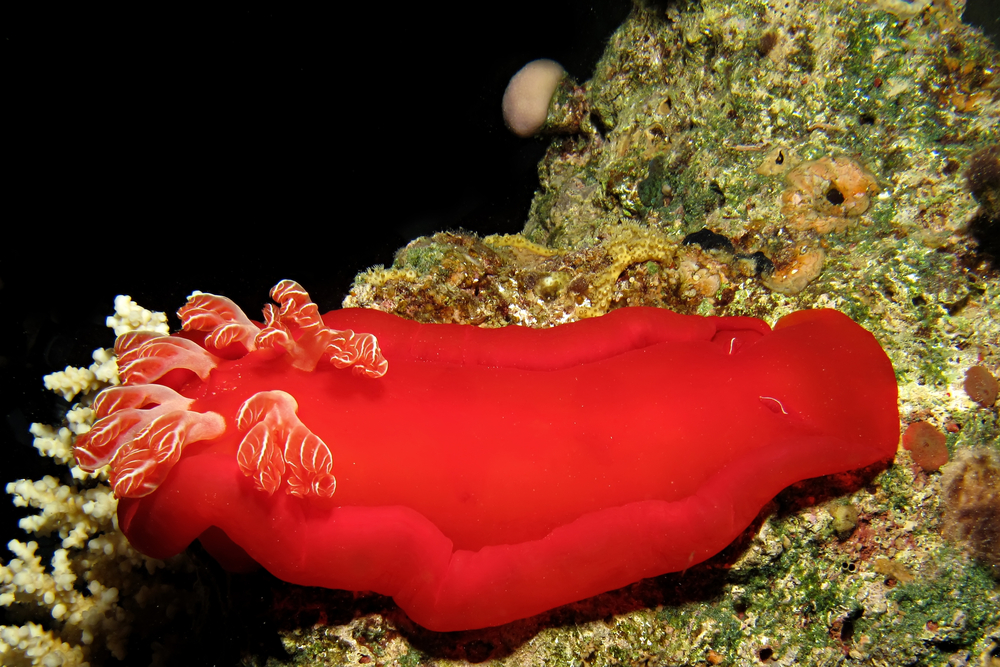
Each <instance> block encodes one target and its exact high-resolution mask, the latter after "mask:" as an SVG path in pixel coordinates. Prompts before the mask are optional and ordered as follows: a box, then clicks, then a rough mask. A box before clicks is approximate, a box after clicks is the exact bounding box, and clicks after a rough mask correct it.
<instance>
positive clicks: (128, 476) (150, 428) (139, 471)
mask: <svg viewBox="0 0 1000 667" xmlns="http://www.w3.org/2000/svg"><path fill="white" fill-rule="evenodd" d="M225 430H226V422H225V420H224V419H223V418H222V416H221V415H219V414H217V413H215V412H206V413H200V412H190V411H187V410H174V411H173V412H168V413H166V414H163V415H160V416H159V417H157V418H156V419H154V420H152V421H151V422H149V424H148V425H147V426H146V427H145V428H143V429H142V430H141V431H139V432H138V433H136V434H135V436H134V437H133V438H132V440H131V441H130V442H129V443H127V444H126V445H124V446H122V448H121V449H120V453H119V455H118V456H116V457H115V459H114V460H113V461H112V463H111V471H110V475H109V481H110V482H111V488H113V489H114V490H115V495H117V496H118V497H119V498H141V497H142V496H145V495H149V494H150V493H152V492H153V491H155V490H156V488H157V487H158V486H160V484H162V483H163V480H164V479H166V477H167V474H168V473H169V472H170V469H171V468H173V467H174V464H175V463H177V461H178V459H180V457H181V453H182V452H183V450H184V447H185V446H186V445H187V444H189V443H191V442H197V441H199V440H210V439H212V438H216V437H218V436H220V435H222V434H223V433H224V432H225Z"/></svg>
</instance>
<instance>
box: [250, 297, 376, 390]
mask: <svg viewBox="0 0 1000 667" xmlns="http://www.w3.org/2000/svg"><path fill="white" fill-rule="evenodd" d="M271 296H272V297H273V298H274V299H275V301H278V302H279V303H280V304H281V307H280V309H279V308H275V307H274V306H272V305H270V304H269V305H268V306H267V307H266V308H265V309H264V319H265V325H266V326H265V327H264V329H263V330H262V331H261V332H260V334H258V336H257V347H260V348H267V347H282V348H284V349H285V351H286V352H287V353H288V356H289V357H290V358H291V360H292V365H293V366H295V367H296V368H298V369H300V370H304V371H311V370H313V369H315V368H316V365H317V364H318V363H319V362H320V361H321V360H324V359H329V360H330V362H331V363H332V364H333V365H334V366H335V367H336V368H348V367H353V368H354V372H355V373H357V374H359V375H363V376H365V377H370V378H379V377H382V376H383V375H385V373H386V371H387V370H388V368H389V365H388V363H387V362H386V360H385V357H383V356H382V351H381V350H380V349H379V346H378V340H377V339H376V338H375V336H373V335H372V334H367V333H362V334H356V333H354V332H353V331H351V330H350V329H345V330H338V329H330V328H329V327H327V326H326V325H325V324H324V323H323V318H322V317H320V315H319V309H318V308H317V307H316V304H315V303H313V302H312V301H311V300H310V299H309V294H308V293H307V292H306V291H305V290H304V289H302V287H301V286H300V285H299V284H298V283H296V282H294V281H292V280H282V281H281V282H280V283H278V284H277V285H275V287H274V289H272V290H271ZM292 327H295V328H297V329H298V330H299V331H300V332H301V335H300V336H299V337H298V338H295V336H294V335H293V334H292Z"/></svg>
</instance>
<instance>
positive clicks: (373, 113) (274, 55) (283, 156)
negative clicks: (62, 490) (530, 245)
mask: <svg viewBox="0 0 1000 667" xmlns="http://www.w3.org/2000/svg"><path fill="white" fill-rule="evenodd" d="M539 7H540V8H539ZM629 9H630V4H629V3H628V1H627V0H601V1H599V2H595V3H590V4H586V5H581V4H580V3H578V2H571V1H568V0H557V1H556V2H544V3H536V2H527V1H520V2H513V3H506V4H504V5H474V4H473V5H470V4H468V3H462V4H459V3H455V2H450V3H411V4H410V5H408V6H404V7H402V8H400V7H395V6H393V5H376V4H368V5H364V6H362V5H358V4H354V5H338V7H337V9H336V11H334V10H333V9H330V10H328V13H323V12H322V11H320V12H319V13H317V12H315V11H313V10H312V9H310V10H309V12H308V13H303V12H300V11H298V10H295V9H291V8H287V7H284V6H280V7H279V6H274V7H273V8H272V9H270V10H268V11H262V10H259V9H242V10H234V11H231V12H230V11H224V10H219V9H208V10H206V11H205V12H204V13H200V14H192V13H191V11H190V9H175V8H160V9H156V8H151V7H144V8H142V9H138V10H135V11H136V13H135V14H131V15H128V14H126V15H123V14H121V13H114V12H107V13H97V12H96V11H95V10H94V9H93V8H87V9H79V10H75V11H76V13H74V14H67V13H63V12H59V13H55V12H53V13H42V12H40V11H39V12H34V13H31V14H20V15H17V14H11V13H9V12H8V13H7V15H6V17H4V20H2V21H0V25H2V26H3V28H2V30H3V31H4V34H3V37H4V44H3V47H4V50H5V81H4V91H3V95H4V100H5V102H4V107H5V110H4V113H5V115H6V117H7V119H6V122H5V129H6V130H7V132H6V133H5V134H6V135H7V136H6V137H5V148H6V149H7V150H5V157H6V158H7V159H5V160H4V162H5V163H6V166H7V169H6V171H7V172H8V175H7V177H6V179H5V181H4V184H3V188H4V192H5V195H6V196H5V197H4V200H5V206H4V212H3V215H2V220H3V222H2V224H0V318H2V319H0V325H2V326H0V405H2V412H0V414H2V415H3V418H4V419H3V424H2V425H0V454H2V458H0V461H2V463H0V489H2V485H5V484H6V483H7V482H8V481H10V480H14V479H18V478H29V479H38V478H39V477H40V476H42V475H44V474H56V475H59V474H65V468H59V467H57V466H54V465H52V464H51V463H50V462H49V461H48V460H47V459H43V458H42V457H40V456H38V454H37V452H36V451H35V449H34V448H33V447H32V446H31V436H30V435H29V433H28V431H27V428H28V425H29V424H30V423H31V422H32V421H40V422H45V423H53V422H56V421H58V420H59V418H60V415H61V412H64V411H65V409H66V408H67V407H68V406H67V405H66V404H65V402H64V401H62V400H61V399H59V398H58V397H57V396H55V395H54V394H51V393H49V392H46V391H44V390H43V388H42V380H41V378H42V376H43V375H44V374H46V373H50V372H53V371H56V370H61V369H62V368H64V367H65V366H67V365H74V366H87V365H89V364H90V353H91V352H92V350H93V349H95V348H96V347H107V346H110V345H111V344H113V334H112V332H111V331H110V330H109V329H107V328H106V327H105V325H104V321H105V318H106V317H107V316H108V315H109V314H110V313H111V312H112V309H113V300H114V297H115V295H116V294H130V295H131V296H132V297H133V298H134V299H135V300H136V301H137V302H139V303H140V304H142V305H143V306H145V307H146V308H150V309H153V310H162V311H165V312H167V313H170V314H173V313H174V312H176V310H177V308H178V307H180V306H181V305H182V304H183V303H184V300H185V299H186V297H187V295H188V294H190V293H191V291H192V290H195V289H200V290H203V291H206V292H214V293H220V294H225V295H227V296H229V297H231V298H233V299H234V300H235V301H236V302H237V303H239V304H240V305H241V306H242V307H243V308H244V310H245V311H246V312H247V313H248V314H249V315H250V316H251V317H255V318H259V317H260V309H261V307H262V306H263V304H265V303H267V302H268V301H269V298H268V291H269V290H270V288H271V287H272V286H273V285H274V284H275V283H277V282H278V281H279V280H281V279H283V278H292V279H294V280H297V281H299V282H300V283H301V284H302V285H303V286H304V287H305V288H306V289H307V290H308V291H309V292H310V294H311V295H312V296H313V299H314V300H315V301H316V302H317V303H318V304H319V305H320V308H321V310H323V311H326V310H330V309H333V308H337V307H339V305H340V302H341V301H342V299H343V297H344V296H345V295H346V293H347V291H348V289H349V288H350V285H351V281H352V279H353V277H354V275H355V274H356V273H358V272H359V271H362V270H364V269H366V268H368V267H370V266H372V265H374V264H385V265H389V264H391V263H392V259H393V254H394V252H395V251H396V250H397V249H399V248H400V247H402V246H404V245H405V244H406V243H407V242H408V241H410V240H412V239H414V238H415V237H417V236H419V235H422V234H431V233H433V232H435V231H442V230H448V229H458V228H464V229H469V230H472V231H476V232H479V233H482V234H490V233H507V232H510V233H512V232H516V231H519V230H520V229H521V228H522V227H523V225H524V222H525V220H526V217H527V211H528V207H529V204H530V201H531V196H532V193H533V191H534V189H535V187H536V186H537V182H538V181H537V175H536V174H537V163H538V161H539V160H540V159H541V157H542V154H543V153H544V150H545V146H546V143H545V142H544V141H542V140H540V139H533V140H524V139H518V138H517V137H514V136H513V135H511V134H510V133H509V132H508V131H507V130H506V128H505V127H504V125H503V120H502V117H501V112H500V100H501V97H502V95H503V91H504V88H505V87H506V84H507V81H508V79H509V78H510V77H511V76H512V75H513V74H514V72H516V71H517V70H518V69H519V68H520V67H521V66H522V65H524V64H525V63H526V62H528V61H530V60H533V59H535V58H541V57H549V58H554V59H557V60H559V61H560V62H562V63H563V64H564V66H565V67H566V68H567V69H568V70H569V71H570V72H571V73H572V74H574V75H575V76H576V77H577V78H578V79H580V80H585V79H587V78H589V77H590V74H591V71H592V69H593V66H594V63H595V62H596V61H597V59H598V58H599V57H600V55H601V53H602V52H603V50H604V45H605V41H606V40H607V38H608V37H609V36H610V35H611V33H612V32H613V31H614V29H615V28H616V27H617V26H618V25H619V24H620V23H621V21H622V20H623V19H624V17H625V16H626V15H627V13H628V11H629ZM4 11H7V10H4ZM172 323H173V325H174V326H175V327H176V326H178V323H177V321H176V319H174V320H172ZM26 513H28V512H27V511H26V510H16V509H15V508H14V507H13V505H12V504H11V503H10V500H9V498H8V497H7V496H6V495H5V494H2V493H0V537H2V538H3V539H2V540H0V560H6V559H7V558H8V557H9V554H7V553H4V552H5V551H6V550H5V549H3V545H4V544H6V542H7V540H8V539H9V538H10V537H13V536H18V537H19V539H24V536H23V535H22V534H19V533H18V532H17V528H16V519H17V518H18V517H19V516H23V515H25V514H26Z"/></svg>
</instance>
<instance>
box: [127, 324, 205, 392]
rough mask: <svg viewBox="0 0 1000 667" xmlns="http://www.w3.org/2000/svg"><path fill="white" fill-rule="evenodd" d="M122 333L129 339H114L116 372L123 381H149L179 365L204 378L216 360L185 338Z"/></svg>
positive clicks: (146, 382)
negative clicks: (116, 356)
mask: <svg viewBox="0 0 1000 667" xmlns="http://www.w3.org/2000/svg"><path fill="white" fill-rule="evenodd" d="M125 336H126V337H128V340H127V341H126V343H125V344H124V345H121V346H120V345H119V344H118V343H117V342H116V343H115V352H117V353H118V374H119V376H120V377H121V380H122V382H123V383H125V384H149V383H150V382H155V381H156V380H159V379H160V378H162V377H163V376H164V375H166V374H167V373H168V372H170V371H172V370H175V369H178V368H186V369H187V370H189V371H192V372H193V373H195V374H196V375H197V376H198V377H199V378H201V379H202V380H207V379H208V374H209V373H211V372H212V369H213V368H215V367H216V365H217V364H218V362H219V358H218V357H216V356H215V355H214V354H211V353H210V352H208V351H207V350H205V349H204V348H202V347H200V346H199V345H198V344H197V343H195V342H193V341H190V340H187V339H186V338H177V337H174V336H159V335H156V334H153V335H150V336H144V337H142V338H141V339H140V338H139V337H136V336H134V335H132V334H125ZM135 343H138V345H136V344H135ZM119 348H121V350H122V351H120V352H119Z"/></svg>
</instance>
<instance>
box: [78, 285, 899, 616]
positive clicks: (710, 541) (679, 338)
mask: <svg viewBox="0 0 1000 667" xmlns="http://www.w3.org/2000/svg"><path fill="white" fill-rule="evenodd" d="M271 294H272V296H273V298H274V299H275V300H276V301H277V302H278V303H279V304H280V307H274V306H268V307H267V309H266V310H265V311H264V320H265V321H264V323H263V326H262V327H261V326H259V325H258V324H256V323H254V322H252V321H251V320H249V319H248V318H247V317H246V316H245V315H244V314H243V312H242V311H241V310H240V309H239V307H238V306H236V304H234V303H233V302H232V301H230V300H229V299H226V298H224V297H220V296H214V295H210V294H202V293H197V292H196V293H195V294H193V295H192V296H191V297H190V299H189V300H188V303H187V305H185V306H184V307H183V308H181V310H180V312H179V315H180V317H181V319H182V321H183V325H184V326H183V331H182V332H180V333H178V334H175V335H173V336H158V335H155V334H147V333H134V334H126V335H124V336H121V337H120V338H119V340H118V341H117V343H116V346H115V349H116V352H117V353H118V355H119V369H120V375H121V379H122V382H123V384H122V385H121V386H118V387H113V388H110V389H107V390H105V391H104V392H103V393H102V394H101V395H99V397H98V398H97V400H96V402H95V405H94V408H95V411H96V413H97V416H98V421H97V422H96V423H95V425H94V428H93V429H92V430H91V431H90V432H89V433H88V434H86V435H84V436H82V437H80V438H79V439H78V441H77V445H76V455H77V459H78V461H79V463H80V465H81V466H83V467H84V468H85V469H88V470H94V469H97V468H99V467H101V466H103V465H106V464H108V463H110V479H111V484H112V485H113V487H114V490H115V493H116V495H117V496H118V497H119V498H120V504H119V509H118V512H119V524H120V526H121V529H122V531H123V532H124V533H125V535H126V536H127V537H128V539H129V540H130V541H131V543H132V544H133V545H134V546H135V547H136V548H137V549H139V550H140V551H142V552H143V553H145V554H148V555H150V556H153V557H157V558H166V557H169V556H172V555H174V554H176V553H179V552H180V551H182V550H183V549H185V548H186V547H187V546H188V545H189V544H190V543H191V542H192V541H193V540H195V539H199V538H200V539H201V541H202V543H203V544H204V545H205V548H206V549H208V551H209V552H210V553H212V555H213V556H215V557H216V558H217V559H218V560H219V561H220V562H221V563H222V564H223V565H225V566H227V567H229V568H230V569H234V570H240V569H246V568H247V567H249V566H255V565H256V564H260V565H262V566H264V567H265V568H267V569H268V570H269V571H270V572H272V573H273V574H274V575H276V576H278V577H280V578H281V579H284V580H285V581H289V582H293V583H297V584H302V585H307V586H324V587H327V588H341V589H349V590H371V591H376V592H379V593H383V594H386V595H391V596H392V597H393V598H394V599H395V600H396V602H397V603H398V604H399V606H400V607H401V608H402V609H403V610H404V611H405V612H406V613H407V614H409V616H410V617H411V618H412V619H413V620H414V621H416V622H417V623H419V624H421V625H423V626H425V627H427V628H430V629H432V630H442V631H444V630H462V629H472V628H481V627H487V626H491V625H498V624H501V623H505V622H508V621H513V620H516V619H519V618H524V617H527V616H531V615H534V614H537V613H540V612H542V611H545V610H547V609H550V608H552V607H555V606H558V605H561V604H565V603H568V602H572V601H575V600H580V599H583V598H586V597H589V596H592V595H596V594H598V593H601V592H604V591H608V590H611V589H614V588H619V587H621V586H624V585H626V584H629V583H632V582H635V581H638V580H639V579H641V578H643V577H651V576H656V575H659V574H663V573H665V572H672V571H679V570H683V569H685V568H688V567H689V566H691V565H694V564H696V563H699V562H701V561H703V560H705V559H707V558H709V557H710V556H712V555H713V554H715V553H717V552H718V551H720V550H721V549H722V548H723V547H725V546H726V545H727V544H729V543H730V542H731V541H732V540H733V539H734V538H735V537H736V536H737V535H739V534H740V533H741V532H742V531H743V530H744V529H745V528H746V527H747V526H748V525H749V524H750V522H751V521H752V520H753V518H754V517H755V516H756V515H757V513H758V512H759V511H760V509H761V508H762V507H763V506H764V505H765V504H766V503H767V502H768V501H769V500H770V499H771V498H772V497H774V495H775V494H777V493H778V492H779V491H780V490H781V489H783V488H784V487H786V486H788V485H789V484H792V483H794V482H796V481H799V480H802V479H805V478H809V477H817V476H822V475H828V474H832V473H837V472H841V471H846V470H851V469H855V468H859V467H862V466H866V465H869V464H871V463H875V462H877V461H881V460H885V459H890V458H891V457H892V456H893V454H894V452H895V450H896V444H897V441H898V439H899V414H898V410H897V407H896V396H897V391H896V381H895V377H894V374H893V369H892V365H891V364H890V362H889V359H888V358H887V357H886V355H885V353H884V352H883V350H882V348H881V347H880V346H879V344H878V343H877V342H876V340H875V338H874V337H873V336H872V335H871V334H870V333H868V332H867V331H865V330H864V329H862V328H861V327H860V326H858V325H857V324H855V323H854V322H852V321H851V320H850V319H849V318H848V317H846V316H845V315H843V314H841V313H839V312H836V311H833V310H810V311H799V312H796V313H793V314H791V315H788V316H786V317H784V318H782V319H781V320H779V321H778V322H777V324H776V325H775V326H774V329H773V330H772V329H771V328H770V327H768V325H767V324H766V323H764V322H763V321H761V320H759V319H755V318H749V317H697V316H686V315H678V314H676V313H672V312H670V311H666V310H660V309H655V308H622V309H620V310H616V311H613V312H612V313H610V314H609V315H605V316H604V317H599V318H594V319H589V320H583V321H579V322H575V323H572V324H566V325H563V326H559V327H555V328H551V329H543V330H539V329H528V328H522V327H506V328H503V329H480V328H477V327H473V326H466V325H455V324H418V323H416V322H411V321H408V320H404V319H402V318H399V317H396V316H394V315H388V314H385V313H382V312H378V311H374V310H365V309H344V310H337V311H333V312H330V313H327V314H326V315H323V316H320V314H319V311H318V309H317V307H316V305H315V304H313V303H312V302H311V301H310V300H309V295H308V294H306V293H305V291H303V290H302V288H301V287H300V286H299V285H297V284H296V283H294V282H291V281H283V282H281V283H279V284H278V285H277V286H276V287H275V288H274V290H272V293H271ZM355 331H358V332H363V333H354V332H355Z"/></svg>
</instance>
